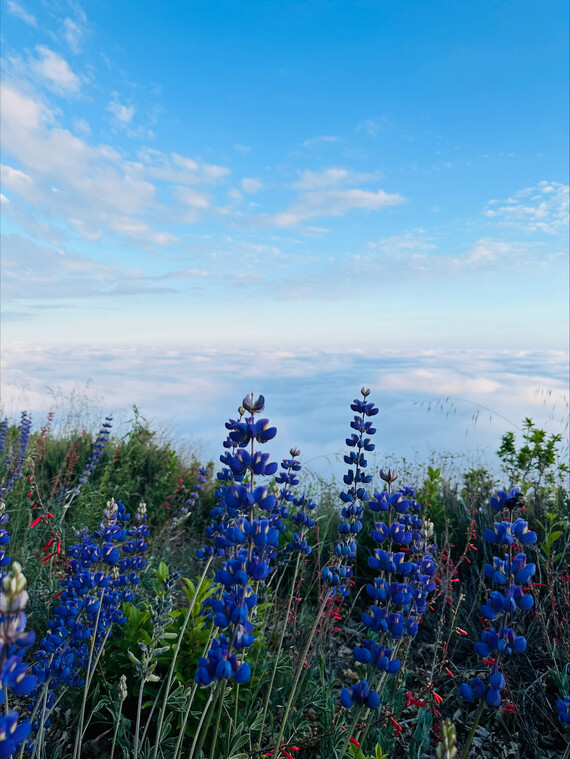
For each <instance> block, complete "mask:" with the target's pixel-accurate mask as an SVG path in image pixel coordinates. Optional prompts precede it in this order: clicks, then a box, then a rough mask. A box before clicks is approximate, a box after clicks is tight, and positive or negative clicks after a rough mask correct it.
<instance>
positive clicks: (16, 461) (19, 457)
mask: <svg viewBox="0 0 570 759" xmlns="http://www.w3.org/2000/svg"><path fill="white" fill-rule="evenodd" d="M31 429H32V417H31V416H30V415H29V414H28V412H27V411H22V416H21V418H20V431H19V435H18V450H17V452H16V454H15V455H9V456H8V461H7V464H8V466H9V474H8V477H7V479H6V481H5V482H3V483H2V484H1V485H0V500H2V499H4V497H5V496H6V495H8V493H10V492H12V489H13V487H14V485H15V484H16V482H17V481H18V480H20V479H22V475H23V471H24V464H25V463H26V452H27V450H28V443H29V440H30V432H31ZM6 432H7V423H6V424H3V427H2V430H1V431H0V442H1V444H2V446H1V448H0V450H2V449H3V448H4V443H5V440H6Z"/></svg>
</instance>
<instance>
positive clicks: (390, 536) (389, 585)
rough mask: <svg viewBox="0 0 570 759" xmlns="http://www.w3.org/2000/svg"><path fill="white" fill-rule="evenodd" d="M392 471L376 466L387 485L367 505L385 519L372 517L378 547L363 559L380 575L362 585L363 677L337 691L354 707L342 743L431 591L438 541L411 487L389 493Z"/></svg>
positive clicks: (393, 669)
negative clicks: (366, 600) (365, 600)
mask: <svg viewBox="0 0 570 759" xmlns="http://www.w3.org/2000/svg"><path fill="white" fill-rule="evenodd" d="M397 476H398V475H397V472H396V471H395V470H391V469H388V470H384V469H382V470H380V477H381V479H382V480H383V481H384V482H386V484H387V490H384V491H382V492H380V493H374V498H373V499H372V500H370V501H369V503H368V506H369V507H370V509H371V510H372V511H373V512H374V513H375V514H382V515H383V516H384V518H385V519H386V521H382V522H376V523H375V526H374V529H373V530H372V531H371V537H372V539H373V541H374V542H375V543H377V544H380V545H382V546H383V548H376V549H374V555H373V556H370V557H369V559H368V564H369V566H370V568H371V569H374V570H376V571H378V572H379V575H378V576H377V577H376V578H375V579H374V583H373V584H372V583H369V584H368V585H367V586H366V592H367V594H368V595H369V597H370V598H371V599H372V601H373V604H372V606H371V609H370V614H367V613H364V614H362V617H361V620H362V623H363V624H364V626H365V627H366V628H368V637H367V638H366V640H364V641H363V643H362V645H361V646H355V648H354V649H353V656H354V659H355V661H356V662H358V663H359V664H361V665H364V666H365V668H366V673H367V676H366V678H364V679H362V680H360V681H359V682H358V683H356V684H355V685H353V686H352V688H351V690H349V689H348V688H344V689H343V690H342V692H341V696H340V702H341V704H342V705H343V706H344V707H345V708H347V709H351V708H352V707H353V706H354V705H355V704H356V705H357V706H358V708H357V709H356V713H355V716H354V719H353V724H352V727H351V729H350V730H349V732H348V734H347V740H346V744H348V740H349V739H350V737H351V736H352V732H353V730H354V727H355V726H356V723H357V721H358V719H359V718H360V714H361V712H362V709H363V708H365V709H370V710H375V709H378V707H379V706H380V704H381V702H382V695H383V690H384V687H385V684H386V680H387V678H388V677H391V676H395V675H396V674H398V672H399V671H400V669H401V661H400V659H398V658H396V655H397V652H398V649H399V648H400V646H401V645H402V641H403V640H406V639H407V640H410V639H411V638H413V637H414V636H415V635H416V634H417V631H418V624H419V622H420V621H421V617H422V615H423V614H424V612H425V610H426V607H427V599H428V597H429V595H430V594H431V593H432V592H433V591H434V590H435V582H434V579H433V577H434V574H435V572H436V563H435V560H434V555H435V553H436V552H437V545H436V544H435V543H433V542H432V537H433V524H432V523H431V522H429V521H428V520H426V521H425V522H424V521H423V520H422V518H421V516H420V514H419V512H420V510H421V506H420V504H419V503H418V501H417V500H416V498H415V493H414V490H413V488H409V487H404V488H402V489H401V490H398V491H396V492H394V493H392V484H393V483H394V482H395V481H396V479H397ZM368 730H369V723H368V725H367V726H366V727H365V728H364V730H363V731H362V732H361V735H360V742H361V743H364V741H365V739H366V736H367V734H368Z"/></svg>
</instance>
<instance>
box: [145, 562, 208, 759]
mask: <svg viewBox="0 0 570 759" xmlns="http://www.w3.org/2000/svg"><path fill="white" fill-rule="evenodd" d="M213 558H214V557H213V556H210V557H209V559H208V561H207V562H206V564H205V566H204V571H203V572H202V576H201V577H200V579H199V580H198V584H197V585H196V590H195V591H194V596H193V598H192V601H191V602H190V606H189V607H188V611H187V612H186V616H185V617H184V622H183V623H182V627H181V629H180V632H179V634H178V641H177V642H176V647H175V649H174V653H173V655H172V661H171V662H170V668H169V670H168V676H167V678H166V686H165V693H164V700H163V702H162V707H161V709H160V714H159V717H158V725H157V727H156V743H155V746H154V752H153V755H152V756H153V759H156V757H157V756H158V746H159V744H160V741H161V730H162V724H163V722H164V716H165V714H166V707H167V705H168V697H169V695H170V686H171V684H172V678H173V677H174V667H175V665H176V660H177V658H178V654H179V652H180V647H181V646H182V640H183V638H184V633H185V632H186V628H187V627H188V622H189V621H190V617H191V616H192V609H193V608H194V604H195V603H196V599H197V598H198V593H199V592H200V588H201V587H202V583H203V582H204V580H205V579H206V574H207V573H208V569H209V568H210V564H211V563H212V560H213Z"/></svg>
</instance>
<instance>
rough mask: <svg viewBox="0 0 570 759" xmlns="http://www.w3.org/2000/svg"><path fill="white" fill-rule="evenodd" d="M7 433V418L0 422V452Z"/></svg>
mask: <svg viewBox="0 0 570 759" xmlns="http://www.w3.org/2000/svg"><path fill="white" fill-rule="evenodd" d="M7 434H8V420H7V419H3V420H2V421H1V422H0V452H1V451H3V450H4V445H5V443H6V435H7Z"/></svg>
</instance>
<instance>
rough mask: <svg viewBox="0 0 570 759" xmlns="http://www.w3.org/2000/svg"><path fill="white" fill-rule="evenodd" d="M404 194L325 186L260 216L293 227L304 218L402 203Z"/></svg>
mask: <svg viewBox="0 0 570 759" xmlns="http://www.w3.org/2000/svg"><path fill="white" fill-rule="evenodd" d="M403 202H404V198H403V197H402V196H401V195H398V194H396V193H393V194H389V193H387V192H384V190H377V191H376V192H368V191H366V190H359V189H353V190H323V191H321V192H307V193H303V194H301V195H299V197H298V198H296V200H294V201H293V203H292V204H291V205H290V206H289V207H288V208H287V209H285V210H284V211H281V212H279V213H276V214H273V215H271V216H265V217H261V220H262V221H263V222H265V223H267V224H270V225H272V226H276V227H293V226H296V225H297V224H299V223H301V222H302V221H306V220H307V219H313V218H326V217H329V216H344V215H346V214H347V213H349V212H350V211H354V210H361V211H380V210H382V209H383V208H387V207H389V206H394V205H400V204H401V203H403Z"/></svg>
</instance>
